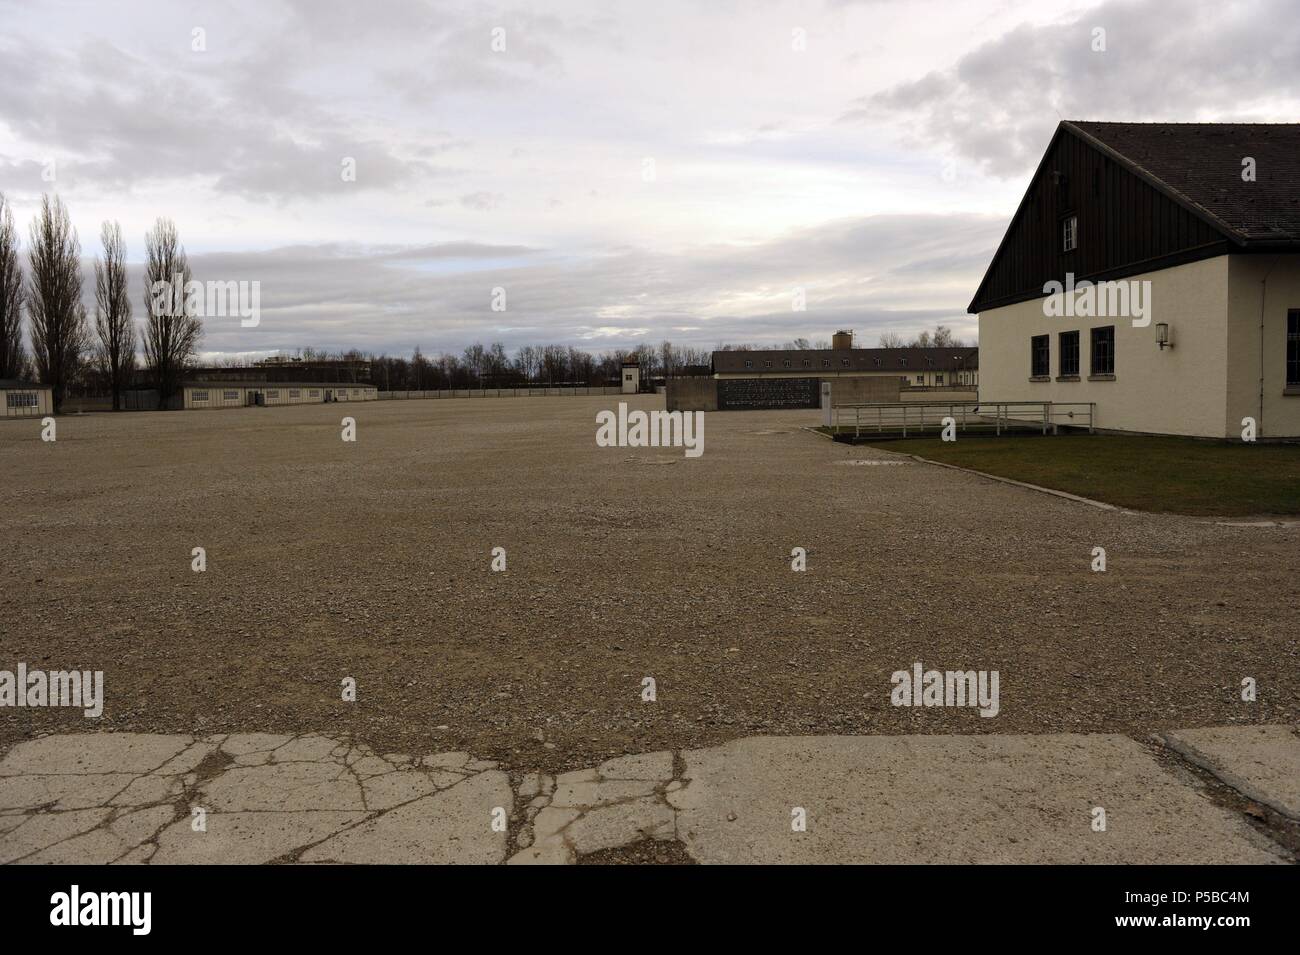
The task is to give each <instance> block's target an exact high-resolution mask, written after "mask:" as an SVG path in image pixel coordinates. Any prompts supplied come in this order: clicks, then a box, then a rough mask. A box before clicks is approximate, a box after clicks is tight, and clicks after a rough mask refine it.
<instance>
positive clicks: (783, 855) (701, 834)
mask: <svg viewBox="0 0 1300 955" xmlns="http://www.w3.org/2000/svg"><path fill="white" fill-rule="evenodd" d="M682 756H683V759H684V760H685V763H686V771H685V774H684V779H683V786H682V788H681V789H680V790H679V791H677V792H674V793H670V794H669V795H668V797H667V798H668V801H669V802H670V803H671V804H672V805H673V806H674V807H675V808H676V809H677V811H678V817H677V830H678V834H679V837H680V838H681V840H682V841H683V843H684V844H685V845H686V848H687V851H689V852H690V853H691V855H692V856H693V857H695V858H696V859H697V860H698V861H700V862H728V863H788V862H797V863H828V862H829V863H841V862H844V863H847V862H855V863H856V862H870V863H958V864H971V863H1021V864H1024V863H1055V864H1062V863H1125V864H1133V863H1143V864H1158V863H1170V864H1172V863H1192V864H1204V863H1218V864H1225V863H1279V862H1283V861H1286V860H1285V859H1284V858H1283V856H1282V855H1281V853H1280V851H1279V850H1278V848H1277V847H1276V846H1274V845H1273V844H1272V843H1271V842H1269V840H1267V839H1266V838H1264V837H1263V836H1261V835H1260V834H1259V833H1257V832H1255V831H1254V830H1253V829H1252V828H1251V827H1250V826H1249V825H1248V824H1247V823H1246V822H1245V821H1244V820H1243V819H1241V818H1240V817H1238V816H1236V815H1234V814H1232V813H1230V812H1229V811H1228V810H1225V809H1222V808H1220V807H1219V806H1217V805H1215V804H1214V803H1213V802H1211V801H1210V800H1209V799H1208V798H1206V796H1205V795H1203V794H1202V793H1200V792H1198V791H1197V790H1196V789H1195V788H1193V787H1192V786H1190V785H1188V783H1187V782H1186V781H1184V780H1181V779H1179V778H1177V777H1175V776H1174V775H1173V774H1172V773H1170V772H1168V771H1167V770H1165V769H1164V768H1162V767H1161V766H1160V764H1159V763H1158V762H1157V761H1156V759H1155V757H1154V756H1153V755H1152V754H1150V753H1149V752H1147V750H1146V749H1144V748H1143V747H1142V746H1141V745H1140V744H1139V743H1137V742H1135V741H1134V740H1132V739H1129V738H1128V737H1125V736H1116V735H1109V734H1097V735H1087V736H1076V735H1069V736H1067V735H1044V736H979V737H970V736H965V737H962V736H879V737H810V738H797V737H796V738H766V739H765V738H757V739H747V740H739V741H737V742H734V743H729V744H727V745H725V746H719V747H716V748H713V749H704V750H693V751H687V752H685V753H683V754H682ZM1095 809H1103V810H1104V811H1105V825H1106V828H1105V831H1095V830H1094V827H1093V823H1094V818H1096V817H1095V815H1094V810H1095ZM796 810H803V815H804V817H805V819H806V829H805V830H804V831H796V830H795V827H794V825H793V822H794V821H795V812H796Z"/></svg>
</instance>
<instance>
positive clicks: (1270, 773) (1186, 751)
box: [1165, 726, 1300, 821]
mask: <svg viewBox="0 0 1300 955" xmlns="http://www.w3.org/2000/svg"><path fill="white" fill-rule="evenodd" d="M1165 742H1166V743H1168V744H1169V746H1170V747H1171V748H1173V749H1174V750H1176V751H1177V752H1179V753H1181V754H1182V755H1183V756H1184V757H1185V758H1186V759H1188V760H1189V761H1191V762H1193V763H1195V764H1196V765H1197V766H1200V767H1201V768H1202V769H1204V770H1207V771H1208V772H1210V773H1212V774H1214V775H1215V776H1216V777H1218V778H1219V779H1220V780H1222V781H1223V782H1225V783H1227V784H1228V785H1229V786H1231V787H1232V788H1233V789H1235V790H1237V792H1239V793H1241V794H1242V795H1243V796H1246V797H1247V798H1249V799H1253V800H1255V802H1258V803H1263V804H1264V805H1266V806H1268V807H1269V808H1271V809H1274V810H1276V811H1277V812H1280V813H1281V814H1282V815H1284V816H1287V817H1288V818H1290V819H1295V820H1298V821H1300V735H1298V734H1297V731H1296V728H1295V727H1293V726H1216V727H1209V728H1206V729H1191V730H1179V731H1177V732H1174V733H1167V734H1166V735H1165Z"/></svg>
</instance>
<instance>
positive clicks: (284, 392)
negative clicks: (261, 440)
mask: <svg viewBox="0 0 1300 955" xmlns="http://www.w3.org/2000/svg"><path fill="white" fill-rule="evenodd" d="M181 391H182V394H183V405H182V406H183V407H184V408H185V409H186V410H187V411H188V410H201V409H207V408H249V407H257V406H263V405H310V404H324V403H325V402H332V401H375V400H377V399H378V398H379V389H377V388H376V387H375V386H374V385H369V384H364V385H357V384H338V383H332V382H319V381H315V382H291V381H286V382H278V381H277V382H267V381H245V382H240V381H233V382H232V381H220V380H217V381H187V382H186V383H185V386H184V388H182V389H181Z"/></svg>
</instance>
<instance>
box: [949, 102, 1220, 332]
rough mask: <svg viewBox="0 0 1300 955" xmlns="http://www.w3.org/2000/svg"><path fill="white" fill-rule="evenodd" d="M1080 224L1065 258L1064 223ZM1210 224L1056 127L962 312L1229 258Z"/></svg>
mask: <svg viewBox="0 0 1300 955" xmlns="http://www.w3.org/2000/svg"><path fill="white" fill-rule="evenodd" d="M1069 215H1077V216H1078V243H1077V246H1076V248H1075V249H1074V250H1073V251H1071V252H1065V251H1063V248H1062V229H1063V221H1064V219H1065V218H1066V217H1067V216H1069ZM1232 245H1233V243H1232V242H1231V241H1230V240H1229V239H1228V236H1227V235H1226V234H1225V233H1224V232H1223V231H1222V230H1220V229H1218V228H1216V227H1215V226H1213V225H1211V224H1210V221H1209V220H1208V218H1207V217H1205V216H1202V215H1200V214H1198V213H1196V212H1193V211H1191V210H1190V209H1188V208H1186V207H1185V206H1183V205H1181V204H1180V203H1178V202H1176V201H1175V200H1174V199H1171V198H1170V197H1169V196H1167V195H1166V194H1165V193H1164V192H1162V191H1161V190H1160V189H1158V188H1156V186H1154V185H1153V184H1152V183H1151V182H1149V181H1148V180H1147V179H1144V178H1143V177H1141V176H1139V175H1138V174H1137V173H1135V172H1133V171H1131V170H1130V169H1128V168H1126V166H1125V165H1124V164H1123V163H1122V162H1120V161H1119V160H1117V159H1116V158H1113V157H1112V156H1110V155H1107V154H1106V152H1104V151H1103V150H1101V149H1098V148H1097V147H1096V146H1094V145H1092V144H1091V143H1089V142H1087V141H1086V140H1085V139H1083V138H1082V137H1080V136H1079V135H1077V134H1076V133H1075V132H1074V131H1072V130H1071V129H1070V127H1069V126H1068V125H1066V124H1062V125H1060V126H1058V127H1057V130H1056V135H1055V136H1054V137H1053V138H1052V142H1051V144H1050V145H1049V146H1048V148H1047V154H1046V155H1045V156H1044V157H1043V160H1042V162H1041V163H1040V164H1039V166H1038V170H1037V172H1036V173H1035V174H1034V178H1033V179H1032V180H1031V181H1030V184H1029V189H1028V191H1027V192H1026V193H1025V197H1024V198H1023V199H1022V200H1021V203H1020V207H1019V208H1018V209H1017V210H1016V214H1015V216H1014V217H1013V218H1012V220H1011V225H1010V227H1009V228H1008V229H1007V233H1006V235H1005V236H1004V237H1003V239H1002V244H1001V245H1000V246H999V247H998V250H997V252H996V253H995V254H994V256H993V261H992V262H991V263H990V265H989V268H988V271H987V272H986V273H985V275H984V280H983V281H982V282H981V283H980V286H979V290H978V291H977V292H976V293H975V298H974V299H973V300H972V302H971V304H970V307H969V309H968V311H970V312H981V311H985V310H987V309H990V308H997V307H1000V306H1003V305H1010V304H1012V303H1014V302H1023V301H1026V300H1028V299H1033V298H1039V297H1040V296H1042V294H1043V285H1044V284H1045V283H1047V282H1049V281H1052V280H1056V281H1058V282H1064V281H1065V274H1066V273H1067V272H1073V273H1074V278H1075V281H1076V282H1077V281H1080V280H1083V279H1088V280H1089V281H1103V280H1105V279H1112V278H1121V277H1123V276H1125V275H1133V274H1136V273H1138V272H1146V271H1151V270H1153V269H1158V268H1167V267H1168V266H1171V265H1177V264H1179V263H1181V262H1191V261H1194V260H1196V259H1200V258H1208V257H1209V256H1212V255H1220V254H1222V253H1224V252H1227V251H1228V250H1229V247H1230V246H1232Z"/></svg>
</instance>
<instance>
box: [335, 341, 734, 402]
mask: <svg viewBox="0 0 1300 955" xmlns="http://www.w3.org/2000/svg"><path fill="white" fill-rule="evenodd" d="M338 357H339V358H344V357H346V355H340V356H338ZM628 358H635V359H636V362H637V364H638V365H639V366H640V370H641V380H642V382H643V383H646V385H647V386H648V385H649V383H650V382H651V381H653V380H654V379H656V378H672V377H674V376H677V375H681V374H684V373H687V372H688V371H690V370H692V369H697V370H698V369H702V368H705V367H707V366H708V364H709V353H708V352H707V351H704V350H703V349H698V348H689V347H681V346H677V345H674V344H673V343H672V342H667V341H665V342H663V343H662V344H660V345H658V346H655V345H650V344H640V345H637V346H636V347H635V348H631V349H614V350H611V351H604V352H601V353H599V354H592V353H591V352H589V351H586V350H585V349H582V348H577V347H575V346H573V345H524V346H522V347H520V348H518V349H516V350H515V352H514V354H513V355H510V354H509V353H508V352H507V350H506V347H505V345H504V344H502V343H501V342H493V343H492V344H491V345H487V346H484V345H483V344H482V343H481V342H475V343H474V344H473V345H470V346H469V347H468V348H466V349H465V350H464V351H463V352H462V353H460V354H458V355H457V354H452V353H448V352H442V353H439V354H437V355H426V354H425V353H424V352H423V351H422V350H421V349H420V348H419V347H416V349H415V351H414V353H413V354H412V355H411V357H410V358H405V357H392V356H389V355H374V356H370V359H369V360H370V380H371V382H372V383H374V384H375V385H377V386H378V387H379V389H380V390H381V391H437V390H443V389H451V388H517V387H525V386H530V385H531V386H568V385H578V386H591V387H597V386H601V385H615V384H618V382H619V381H620V380H621V370H622V365H623V362H624V361H625V360H627V359H628Z"/></svg>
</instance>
